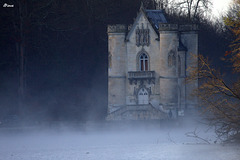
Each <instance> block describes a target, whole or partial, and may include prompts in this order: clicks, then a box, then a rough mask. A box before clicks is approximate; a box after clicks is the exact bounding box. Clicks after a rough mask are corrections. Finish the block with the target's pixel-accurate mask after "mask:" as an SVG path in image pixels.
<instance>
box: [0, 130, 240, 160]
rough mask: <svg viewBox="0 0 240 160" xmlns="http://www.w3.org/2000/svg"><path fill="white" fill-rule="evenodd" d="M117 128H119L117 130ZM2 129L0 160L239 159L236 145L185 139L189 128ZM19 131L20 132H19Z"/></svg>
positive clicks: (201, 132) (208, 136) (207, 135)
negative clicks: (10, 130)
mask: <svg viewBox="0 0 240 160" xmlns="http://www.w3.org/2000/svg"><path fill="white" fill-rule="evenodd" d="M116 128H117V129H116ZM188 129H189V130H188ZM188 129H182V128H179V127H178V128H174V127H171V128H163V129H160V128H153V127H146V126H145V127H140V128H138V127H136V128H135V127H129V128H121V127H119V128H118V127H117V126H116V127H115V129H85V130H83V131H81V130H71V131H70V130H68V129H66V128H65V129H60V128H58V129H50V130H47V129H40V128H38V129H37V130H34V129H29V131H27V129H25V130H24V131H22V130H14V129H13V131H12V132H8V131H6V130H3V129H0V132H1V133H0V134H1V135H0V160H239V159H240V147H239V146H237V145H221V144H214V143H213V142H214V135H213V134H210V133H206V130H204V129H198V130H197V132H198V134H199V135H200V136H201V137H202V138H204V139H207V140H208V141H209V142H210V143H211V144H207V143H205V142H204V141H202V140H200V139H196V138H192V137H188V136H186V133H187V132H191V131H193V130H191V129H190V128H188ZM8 130H9V129H8ZM16 132H18V133H16Z"/></svg>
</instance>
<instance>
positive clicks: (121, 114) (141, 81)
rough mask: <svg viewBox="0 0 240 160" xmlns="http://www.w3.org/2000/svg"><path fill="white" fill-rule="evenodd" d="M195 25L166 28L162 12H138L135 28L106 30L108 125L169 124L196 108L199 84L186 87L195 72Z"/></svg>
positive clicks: (175, 25) (115, 26)
mask: <svg viewBox="0 0 240 160" xmlns="http://www.w3.org/2000/svg"><path fill="white" fill-rule="evenodd" d="M197 30H198V28H197V25H194V24H191V25H178V24H169V23H167V21H166V19H165V17H164V11H163V10H145V9H144V8H141V9H140V12H139V14H138V16H137V18H136V20H135V22H134V24H133V25H132V26H128V27H127V26H125V25H121V24H118V25H109V26H108V47H109V48H108V50H109V68H108V116H107V120H123V119H126V120H139V119H141V120H142V119H166V118H177V117H178V116H183V114H184V111H185V110H186V109H189V108H194V107H195V106H196V105H197V98H196V97H192V96H191V92H192V90H193V89H195V88H196V87H198V82H197V81H196V82H194V83H192V84H186V83H185V78H186V77H187V76H188V74H189V73H188V71H187V68H188V67H197V59H194V58H193V57H192V54H194V55H197V54H198V34H197Z"/></svg>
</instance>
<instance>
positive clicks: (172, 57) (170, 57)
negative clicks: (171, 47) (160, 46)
mask: <svg viewBox="0 0 240 160" xmlns="http://www.w3.org/2000/svg"><path fill="white" fill-rule="evenodd" d="M168 66H169V67H172V66H176V56H175V53H174V52H170V53H169V54H168Z"/></svg>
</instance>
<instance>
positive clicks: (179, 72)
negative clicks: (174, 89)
mask: <svg viewBox="0 0 240 160" xmlns="http://www.w3.org/2000/svg"><path fill="white" fill-rule="evenodd" d="M181 66H182V65H181V58H180V56H178V76H181V70H182V68H181Z"/></svg>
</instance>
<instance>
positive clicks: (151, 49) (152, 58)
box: [126, 14, 160, 105]
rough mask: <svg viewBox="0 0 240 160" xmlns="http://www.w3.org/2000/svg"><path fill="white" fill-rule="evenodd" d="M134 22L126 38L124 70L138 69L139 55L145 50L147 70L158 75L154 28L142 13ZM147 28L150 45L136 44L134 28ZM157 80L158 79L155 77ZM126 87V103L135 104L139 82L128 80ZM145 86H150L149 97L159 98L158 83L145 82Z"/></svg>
mask: <svg viewBox="0 0 240 160" xmlns="http://www.w3.org/2000/svg"><path fill="white" fill-rule="evenodd" d="M136 22H137V23H136V24H134V26H133V27H134V28H133V30H131V33H130V36H129V37H128V40H127V43H126V45H127V68H126V71H127V72H130V71H139V70H140V69H139V55H140V54H141V53H142V52H145V53H146V54H147V55H148V57H149V63H150V66H149V70H150V71H155V77H159V71H160V64H159V58H160V54H159V41H158V40H157V39H158V35H157V33H156V32H155V30H154V29H153V28H152V26H151V24H150V23H149V21H148V20H147V19H146V17H145V16H144V15H143V14H142V15H140V16H139V19H136ZM137 27H138V28H142V27H143V28H145V29H146V28H148V29H149V37H150V45H149V46H147V45H144V46H137V45H136V28H137ZM156 81H158V79H156ZM126 85H127V86H126V88H127V104H128V105H134V104H137V96H136V94H137V93H136V92H134V91H136V89H138V87H139V85H140V83H139V82H138V84H130V83H129V81H127V82H126ZM143 85H144V86H146V87H147V88H151V94H150V97H149V99H150V100H152V99H155V98H157V99H159V83H156V82H155V84H148V83H147V82H144V83H143Z"/></svg>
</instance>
